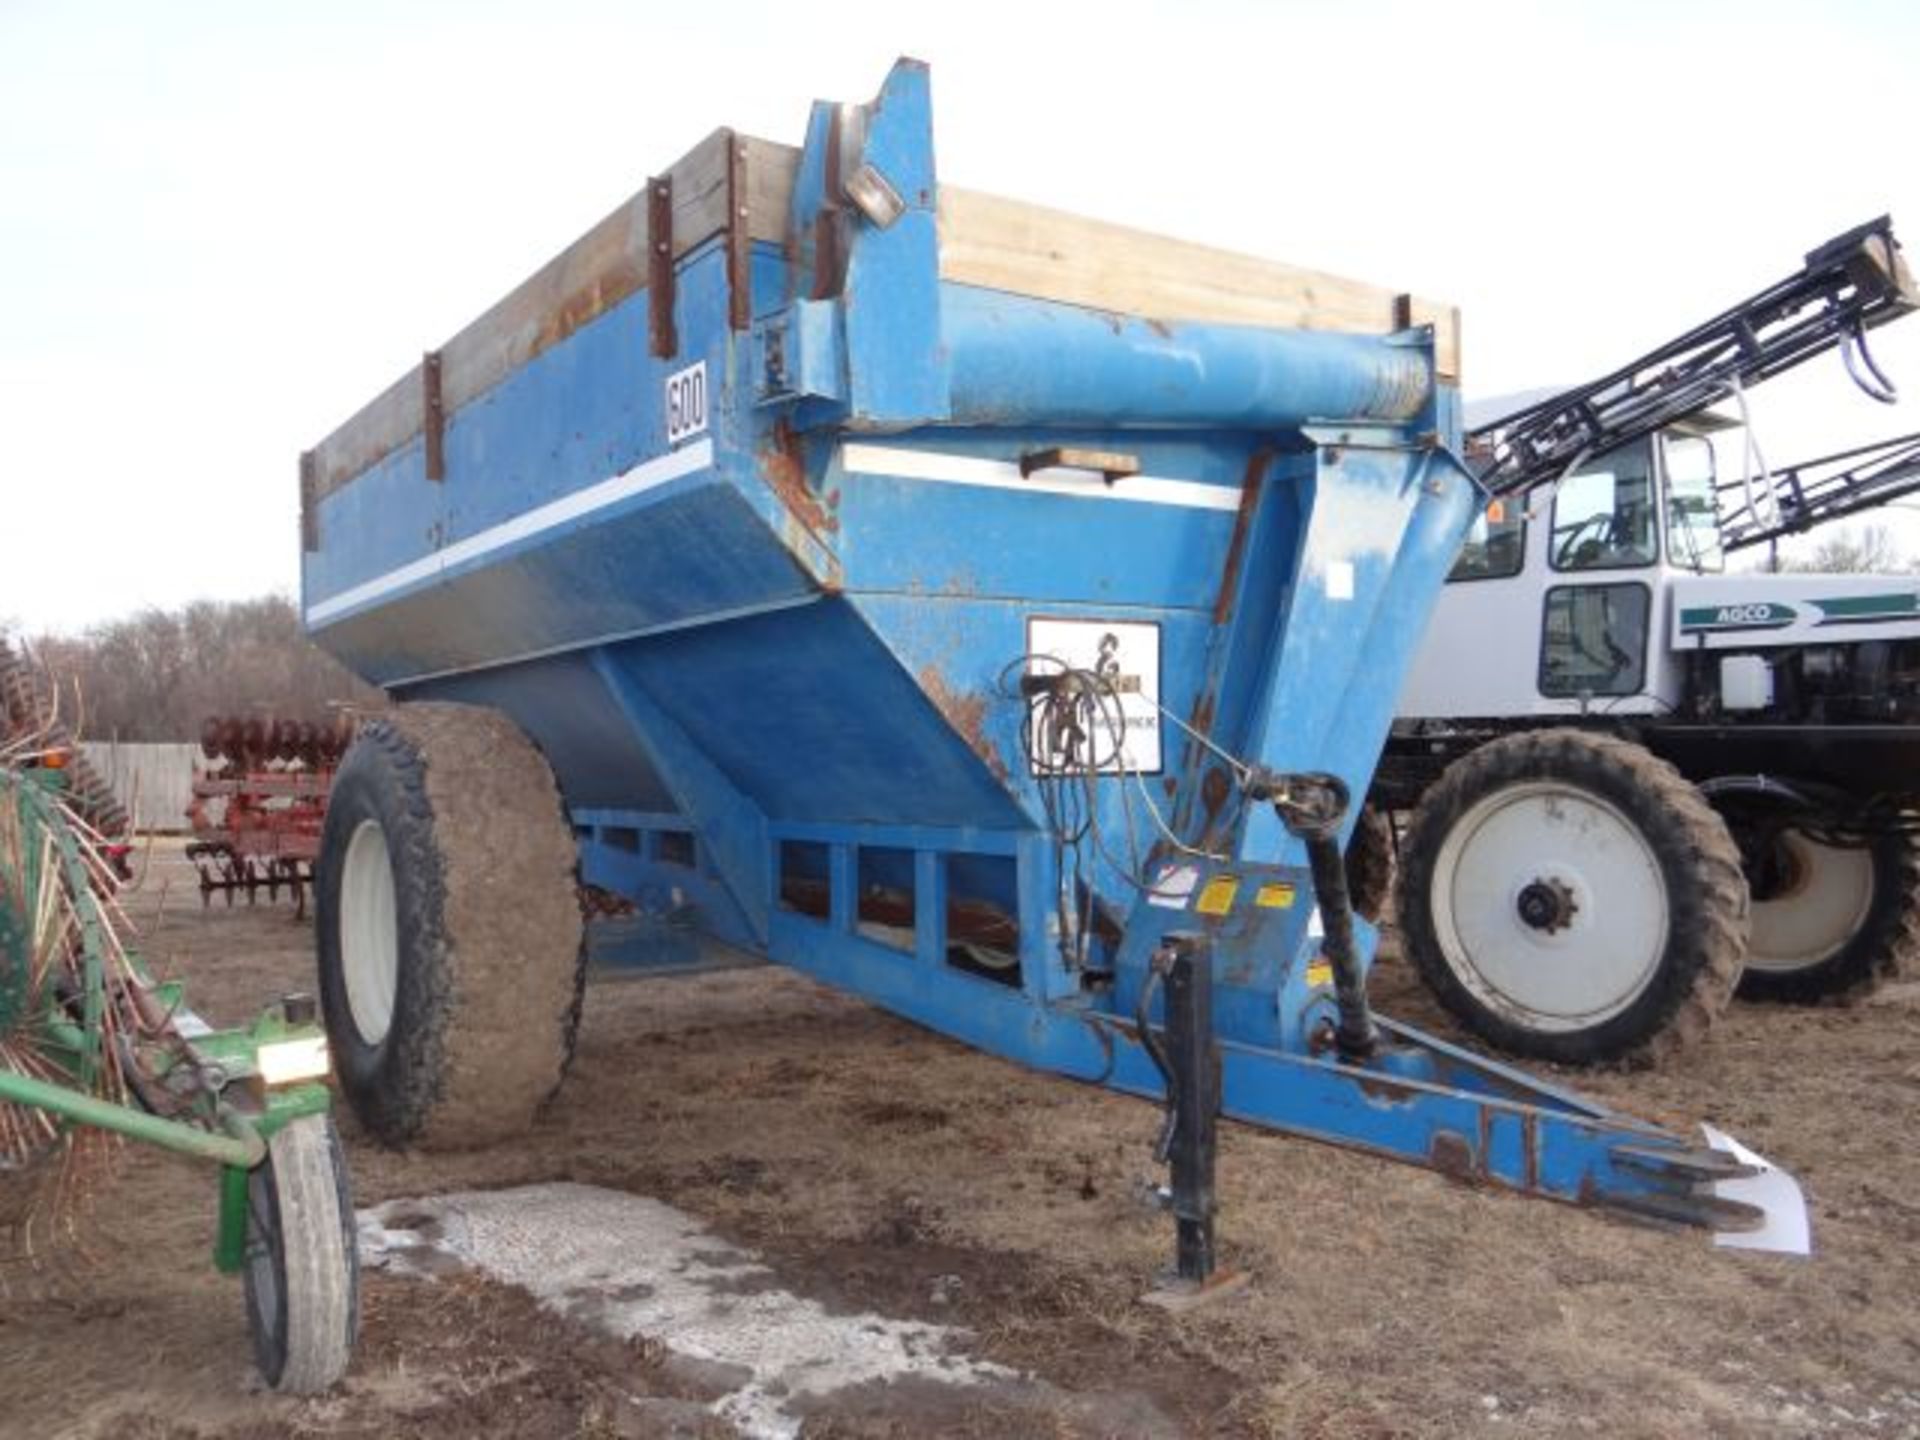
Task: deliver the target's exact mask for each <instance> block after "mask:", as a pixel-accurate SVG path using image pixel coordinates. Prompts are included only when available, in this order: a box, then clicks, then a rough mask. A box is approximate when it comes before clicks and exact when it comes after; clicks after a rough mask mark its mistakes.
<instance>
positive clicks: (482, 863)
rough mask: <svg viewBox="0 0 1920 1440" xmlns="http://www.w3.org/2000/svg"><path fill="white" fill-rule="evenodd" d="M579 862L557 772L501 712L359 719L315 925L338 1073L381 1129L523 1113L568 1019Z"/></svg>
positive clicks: (417, 712)
mask: <svg viewBox="0 0 1920 1440" xmlns="http://www.w3.org/2000/svg"><path fill="white" fill-rule="evenodd" d="M363 852H364V853H363ZM383 856H384V857H385V860H384V863H383V861H382V857H383ZM577 868H578V861H577V853H576V849H575V845H574V840H573V831H572V827H571V825H570V824H569V822H568V819H567V815H566V812H565V810H564V808H563V806H562V803H561V798H560V792H559V789H558V787H557V786H556V785H555V783H554V779H553V773H552V771H551V770H550V769H549V768H548V765H547V762H546V759H545V758H544V757H543V756H542V755H541V754H540V752H539V750H537V749H536V748H535V747H534V745H533V742H532V741H530V740H529V739H528V738H527V737H526V735H525V734H524V733H522V732H521V730H520V729H519V727H518V726H516V725H515V724H514V723H513V722H512V721H511V720H509V719H508V718H507V717H506V716H504V715H502V714H501V713H499V712H498V711H495V710H490V709H487V708H484V707H480V706H473V705H456V704H442V703H422V704H416V705H403V706H400V707H398V708H397V709H395V710H392V711H389V712H387V713H385V714H383V715H381V716H379V717H377V718H375V719H373V720H370V721H368V722H367V723H366V724H364V725H363V726H361V728H360V732H359V734H358V736H357V737H356V738H355V740H354V743H353V747H352V749H351V750H350V751H349V752H348V754H347V758H346V760H345V761H344V762H343V763H342V765H341V767H340V770H339V773H338V775H337V776H336V778H335V781H334V785H333V790H332V794H331V796H330V798H329V801H328V806H327V820H326V829H325V834H324V837H323V840H322V844H321V854H320V864H319V869H318V874H317V876H316V886H315V888H316V893H317V897H318V906H317V922H318V923H317V925H316V931H317V938H318V943H319V952H320V1000H321V1009H322V1012H323V1014H324V1016H325V1019H326V1025H327V1034H328V1037H329V1039H330V1041H331V1044H332V1047H333V1054H334V1064H335V1069H336V1073H337V1074H338V1077H339V1081H340V1088H341V1090H342V1092H343V1093H344V1094H345V1095H346V1098H347V1101H348V1103H349V1105H350V1106H351V1107H352V1109H353V1113H354V1114H355V1116H356V1117H357V1118H358V1119H359V1120H360V1123H361V1124H362V1125H364V1126H365V1127H366V1128H367V1130H369V1131H370V1132H371V1133H372V1134H373V1135H374V1136H375V1137H376V1138H378V1139H379V1140H381V1141H383V1142H384V1143H386V1144H388V1145H393V1146H403V1145H419V1146H424V1147H430V1148H438V1149H461V1148H471V1147H474V1146H480V1145H486V1144H491V1143H494V1142H496V1141H499V1140H504V1139H509V1138H512V1137H513V1136H516V1135H520V1134H523V1133H525V1132H526V1131H527V1129H529V1128H530V1127H531V1125H532V1124H533V1121H534V1118H535V1114H536V1112H537V1111H538V1109H539V1108H540V1106H541V1104H542V1103H543V1102H544V1101H545V1100H547V1099H548V1098H549V1097H550V1096H551V1095H552V1094H553V1093H554V1091H555V1090H556V1089H558V1087H559V1085H560V1082H561V1080H562V1078H563V1077H564V1075H565V1072H566V1069H567V1064H568V1061H569V1060H570V1059H571V1056H572V1051H573V1047H574V1042H575V1038H576V1035H577V1032H578V1029H579V1023H580V1004H581V995H582V985H583V981H584V972H583V968H582V961H583V944H584V924H583V920H582V916H581V911H580V905H579V900H578V892H577V882H576V872H577ZM369 877H371V878H369ZM383 877H385V878H384V879H383ZM369 957H371V958H369Z"/></svg>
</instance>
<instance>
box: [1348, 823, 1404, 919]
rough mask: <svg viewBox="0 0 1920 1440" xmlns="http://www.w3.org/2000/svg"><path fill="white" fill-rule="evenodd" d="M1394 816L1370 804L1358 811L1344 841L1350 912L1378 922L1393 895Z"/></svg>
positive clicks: (1395, 859)
mask: <svg viewBox="0 0 1920 1440" xmlns="http://www.w3.org/2000/svg"><path fill="white" fill-rule="evenodd" d="M1397 864H1398V857H1397V856H1396V855H1395V854H1394V844H1393V817H1392V816H1390V815H1389V814H1387V812H1386V811H1384V810H1381V809H1378V808H1376V807H1374V806H1372V805H1368V806H1366V807H1364V808H1363V809H1362V810H1361V811H1360V818H1359V820H1358V821H1356V822H1355V823H1354V827H1353V835H1352V837H1351V838H1350V839H1349V840H1348V841H1347V897H1348V899H1350V900H1351V901H1352V902H1353V913H1354V914H1356V915H1358V916H1359V917H1360V918H1361V919H1362V920H1366V921H1370V922H1371V923H1373V924H1375V925H1378V924H1379V923H1380V921H1381V920H1382V919H1383V918H1385V917H1386V915H1387V913H1388V907H1389V905H1390V903H1391V901H1392V899H1393V873H1394V869H1395V867H1396V865H1397Z"/></svg>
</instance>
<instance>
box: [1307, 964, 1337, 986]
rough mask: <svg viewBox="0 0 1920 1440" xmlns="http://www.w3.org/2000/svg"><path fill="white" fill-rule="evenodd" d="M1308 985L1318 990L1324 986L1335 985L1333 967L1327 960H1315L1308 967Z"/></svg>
mask: <svg viewBox="0 0 1920 1440" xmlns="http://www.w3.org/2000/svg"><path fill="white" fill-rule="evenodd" d="M1307 984H1309V985H1311V986H1312V987H1313V988H1314V989H1316V990H1318V989H1320V988H1321V987H1322V986H1324V985H1331V984H1333V966H1332V965H1330V964H1328V963H1327V962H1326V961H1325V960H1315V961H1314V962H1313V963H1312V964H1311V965H1309V966H1307Z"/></svg>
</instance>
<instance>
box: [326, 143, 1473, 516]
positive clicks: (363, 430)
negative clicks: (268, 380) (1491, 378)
mask: <svg viewBox="0 0 1920 1440" xmlns="http://www.w3.org/2000/svg"><path fill="white" fill-rule="evenodd" d="M730 138H731V142H732V143H733V144H734V145H736V146H737V147H738V148H739V150H740V155H739V157H738V158H737V160H736V162H735V163H736V164H738V165H740V166H741V167H743V168H744V172H745V174H744V180H745V184H744V187H743V188H744V192H745V195H744V209H745V212H746V213H745V214H744V216H740V217H729V215H728V213H727V210H728V192H729V187H728V163H729V156H728V144H729V140H730ZM799 163H800V152H799V151H798V150H797V149H795V148H794V147H792V146H790V145H781V144H778V143H777V142H774V141H771V140H761V139H757V138H755V137H753V136H750V135H740V134H736V133H735V132H732V131H727V130H719V131H715V132H714V133H713V134H712V135H710V136H708V137H707V138H706V139H705V140H703V141H701V142H700V144H699V145H697V146H695V147H694V148H693V149H692V150H691V151H689V152H688V153H687V154H686V155H685V156H683V157H682V158H681V160H680V161H679V163H678V164H676V165H674V166H673V168H672V170H671V171H670V172H669V174H670V175H671V177H672V184H673V241H674V246H673V248H674V255H675V258H679V257H680V256H683V255H685V254H686V253H687V252H688V251H690V250H692V249H694V248H695V247H697V246H699V245H702V244H704V243H706V241H707V240H709V239H710V238H712V237H713V236H714V235H717V234H719V233H720V232H721V231H722V230H723V229H725V228H727V225H728V223H729V219H730V218H737V219H741V220H744V222H745V225H746V227H747V231H748V233H749V234H750V235H751V237H752V238H753V239H754V240H757V241H762V242H765V243H768V244H774V245H784V244H786V242H787V224H788V214H787V212H788V210H789V209H790V208H791V205H792V196H793V181H794V174H795V172H796V171H797V170H798V168H799ZM738 198H739V197H736V199H738ZM939 221H940V274H941V276H942V278H944V279H948V280H953V281H956V282H958V283H961V284H966V285H979V286H983V287H985V288H988V289H994V290H1009V291H1013V292H1015V293H1018V294H1022V295H1033V296H1037V297H1039V298H1041V299H1047V300H1057V301H1060V302H1062V303H1065V304H1069V305H1084V306H1088V307H1090V308H1093V309H1098V310H1114V311H1121V312H1125V313H1128V314H1134V315H1141V316H1145V317H1147V318H1149V319H1154V320H1165V321H1169V322H1174V321H1182V320H1189V321H1201V322H1212V323H1225V324H1239V325H1276V326H1288V327H1294V328H1299V329H1307V330H1338V331H1347V332H1353V333H1358V334H1368V335H1378V334H1385V333H1387V332H1389V331H1391V330H1393V329H1395V328H1396V319H1402V320H1404V319H1406V318H1411V319H1412V321H1413V323H1416V324H1420V323H1431V324H1433V325H1434V327H1435V331H1436V353H1437V355H1438V360H1439V369H1440V373H1441V375H1442V376H1443V377H1444V378H1446V379H1448V380H1454V381H1457V380H1458V378H1459V375H1460V348H1459V347H1460V318H1459V311H1458V310H1456V309H1453V308H1452V307H1450V306H1445V305H1440V304H1436V303H1435V302H1432V301H1426V300H1419V299H1415V298H1413V297H1408V296H1402V295H1400V294H1399V293H1398V292H1396V291H1394V290H1391V289H1389V288H1386V287H1382V286H1376V285H1367V284H1363V283H1361V282H1359V281H1355V280H1347V279H1343V278H1341V277H1339V276H1336V275H1328V274H1325V273H1323V272H1321V271H1317V270H1307V269H1302V268H1301V267H1299V266H1296V265H1285V264H1281V263H1279V262H1278V261H1273V260H1261V259H1257V258H1255V257H1253V256H1249V255H1241V254H1236V253H1235V252H1232V251H1228V250H1218V249H1214V248H1213V247H1211V246H1206V245H1197V244H1193V243H1191V242H1189V241H1184V240H1175V239H1172V238H1170V237H1168V236H1165V235H1156V234H1153V233H1151V232H1148V231H1144V230H1134V229H1129V228H1128V227H1126V226H1123V225H1114V224H1110V223H1108V222H1106V221H1103V220H1090V219H1088V218H1086V217H1085V216H1081V215H1073V214H1069V213H1067V212H1066V211H1061V210H1050V209H1047V208H1046V207H1044V206H1039V205H1030V204H1027V203H1025V202H1024V201H1019V200H1008V199H1003V198H1001V197H999V196H995V195H986V194H982V193H980V192H979V191H974V190H962V189H959V188H956V187H954V186H950V185H949V186H942V187H941V190H940V216H939ZM647 232H648V225H647V192H646V191H645V190H642V191H640V192H639V193H638V194H637V195H634V196H633V197H632V198H630V199H629V200H627V201H626V202H625V203H623V204H622V205H620V206H619V208H617V209H616V210H614V211H613V212H612V213H611V214H609V215H607V216H606V217H605V218H604V219H602V220H601V221H600V222H599V223H598V224H597V225H595V226H594V227H593V228H592V229H591V230H589V231H588V232H587V233H586V234H585V235H583V236H581V237H580V239H578V240H576V241H575V242H574V243H573V244H572V245H570V246H568V247H567V249H565V250H564V251H562V252H561V253H560V254H559V255H558V256H556V257H555V258H554V259H553V260H551V261H549V262H548V263H547V264H546V265H544V266H542V267H541V268H540V269H539V270H537V271H536V272H534V274H533V275H532V276H530V277H529V278H528V279H527V280H526V281H524V282H523V283H522V284H521V285H519V286H518V287H517V288H515V289H514V290H513V291H512V292H510V293H509V294H508V295H507V296H506V297H505V298H504V299H502V300H501V301H500V302H499V303H498V304H496V305H495V306H493V308H492V309H490V310H488V311H487V312H486V313H485V314H483V315H482V316H481V317H480V318H479V319H477V320H475V321H474V322H473V323H472V324H471V325H469V326H467V327H466V328H465V329H464V330H462V331H461V332H460V333H459V334H458V335H456V336H454V337H453V339H451V340H449V341H448V342H447V343H446V344H445V345H444V346H442V347H441V352H440V353H441V357H442V360H441V364H442V374H441V386H442V397H443V404H444V406H445V412H446V414H447V415H448V416H452V415H453V414H454V413H455V412H456V411H458V410H459V409H460V407H461V406H463V405H465V404H467V403H468V402H469V401H471V400H473V399H475V398H476V397H478V396H480V395H482V394H484V393H485V392H486V391H487V390H490V389H491V388H492V387H493V386H495V385H497V384H499V383H500V382H501V381H502V380H504V379H505V378H506V377H507V376H508V375H511V374H512V373H513V372H514V371H515V370H518V369H519V368H520V367H521V366H523V365H525V364H526V363H527V362H528V361H529V360H531V359H533V358H534V357H535V356H536V355H538V354H540V353H541V352H542V351H543V350H546V349H548V348H549V347H551V346H553V345H556V344H558V343H559V342H560V341H562V340H564V339H565V338H566V337H567V336H569V335H571V334H573V333H574V332H575V331H576V330H578V329H580V328H581V327H582V326H583V325H585V324H587V323H588V322H589V321H591V320H593V319H595V318H596V317H598V316H600V315H603V314H605V313H606V312H607V311H608V310H611V309H612V308H613V307H614V306H616V305H618V304H619V303H620V302H621V301H623V300H625V299H627V298H628V297H629V296H631V295H633V294H634V293H636V292H637V291H639V290H642V289H644V288H646V283H647V246H648V233H647ZM421 393H422V382H421V376H420V371H419V368H418V367H416V368H415V369H413V370H410V371H409V372H407V374H406V375H404V376H402V377H401V378H400V379H399V380H396V381H395V382H394V383H393V384H392V385H390V386H388V387H387V389H386V390H384V391H382V392H381V393H380V394H379V395H378V396H377V397H375V399H374V400H373V401H372V402H371V403H370V404H368V405H367V406H366V407H365V408H363V409H362V410H361V411H360V412H359V413H358V414H357V415H355V416H354V417H353V418H352V419H351V420H349V421H347V423H346V424H344V425H342V426H341V427H340V428H339V429H338V430H336V431H334V433H333V434H332V435H330V436H328V437H327V439H325V440H323V441H322V442H321V443H320V445H319V447H318V448H317V449H316V451H315V452H314V459H313V471H312V473H313V481H312V495H313V499H314V501H315V502H316V503H317V502H318V501H319V500H320V499H321V498H323V497H325V496H326V495H328V494H331V493H332V492H333V491H335V490H337V489H339V488H340V487H341V486H342V485H344V484H346V483H347V482H348V481H349V480H351V479H352V478H353V477H354V476H356V475H358V474H360V473H361V472H362V471H364V470H366V469H367V468H369V467H370V466H372V465H374V464H376V463H378V462H379V461H380V460H381V459H383V458H384V457H385V456H387V455H389V454H391V453H392V452H393V451H395V450H397V449H399V448H400V447H401V446H403V445H405V444H406V443H407V442H408V441H410V440H411V439H412V438H413V437H414V436H415V435H418V434H420V433H421V428H422V420H423V418H424V417H423V407H422V403H421Z"/></svg>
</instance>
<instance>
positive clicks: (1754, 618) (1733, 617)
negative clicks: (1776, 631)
mask: <svg viewBox="0 0 1920 1440" xmlns="http://www.w3.org/2000/svg"><path fill="white" fill-rule="evenodd" d="M1792 618H1793V611H1791V610H1789V609H1788V608H1787V607H1786V606H1784V605H1769V604H1766V603H1764V602H1763V603H1761V604H1758V605H1722V606H1721V607H1720V608H1719V609H1718V610H1716V611H1714V612H1713V623H1714V624H1716V625H1765V624H1768V623H1769V622H1771V621H1774V620H1791V619H1792Z"/></svg>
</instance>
